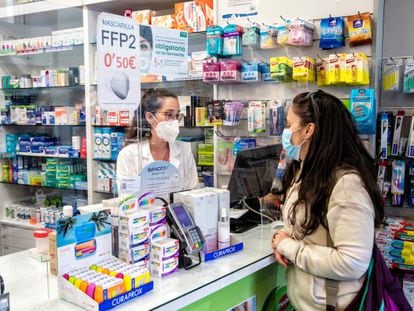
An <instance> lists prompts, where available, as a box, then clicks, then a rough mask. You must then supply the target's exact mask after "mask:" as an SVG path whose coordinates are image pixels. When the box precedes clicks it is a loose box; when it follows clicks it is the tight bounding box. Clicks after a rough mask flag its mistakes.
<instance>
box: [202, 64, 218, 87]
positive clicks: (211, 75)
mask: <svg viewBox="0 0 414 311" xmlns="http://www.w3.org/2000/svg"><path fill="white" fill-rule="evenodd" d="M203 81H205V82H219V81H220V63H217V62H212V63H204V64H203Z"/></svg>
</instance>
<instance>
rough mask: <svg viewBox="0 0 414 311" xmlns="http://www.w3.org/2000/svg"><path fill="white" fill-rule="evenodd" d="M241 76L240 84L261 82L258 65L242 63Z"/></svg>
mask: <svg viewBox="0 0 414 311" xmlns="http://www.w3.org/2000/svg"><path fill="white" fill-rule="evenodd" d="M241 75H242V82H259V81H261V80H262V76H261V75H262V74H261V72H260V70H259V64H258V63H242V65H241Z"/></svg>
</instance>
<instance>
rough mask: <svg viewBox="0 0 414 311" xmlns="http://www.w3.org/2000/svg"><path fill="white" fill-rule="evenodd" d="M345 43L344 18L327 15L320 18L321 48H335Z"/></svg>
mask: <svg viewBox="0 0 414 311" xmlns="http://www.w3.org/2000/svg"><path fill="white" fill-rule="evenodd" d="M344 45H345V39H344V19H343V18H342V17H328V18H323V19H321V39H320V41H319V47H320V48H321V49H324V50H327V49H336V48H340V47H343V46H344Z"/></svg>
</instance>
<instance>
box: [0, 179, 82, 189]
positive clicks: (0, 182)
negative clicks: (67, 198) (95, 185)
mask: <svg viewBox="0 0 414 311" xmlns="http://www.w3.org/2000/svg"><path fill="white" fill-rule="evenodd" d="M0 184H6V185H16V186H24V187H35V188H45V189H59V190H69V191H88V190H86V189H70V188H58V187H49V186H42V185H27V184H15V183H11V182H6V181H0Z"/></svg>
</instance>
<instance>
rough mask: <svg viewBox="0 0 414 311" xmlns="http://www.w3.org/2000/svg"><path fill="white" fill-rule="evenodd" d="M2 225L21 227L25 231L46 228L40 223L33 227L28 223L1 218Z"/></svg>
mask: <svg viewBox="0 0 414 311" xmlns="http://www.w3.org/2000/svg"><path fill="white" fill-rule="evenodd" d="M0 224H4V225H9V226H16V227H21V228H25V229H33V230H34V229H39V228H44V225H43V224H41V223H39V224H36V225H32V224H29V223H27V222H24V221H18V220H11V219H1V218H0Z"/></svg>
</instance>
